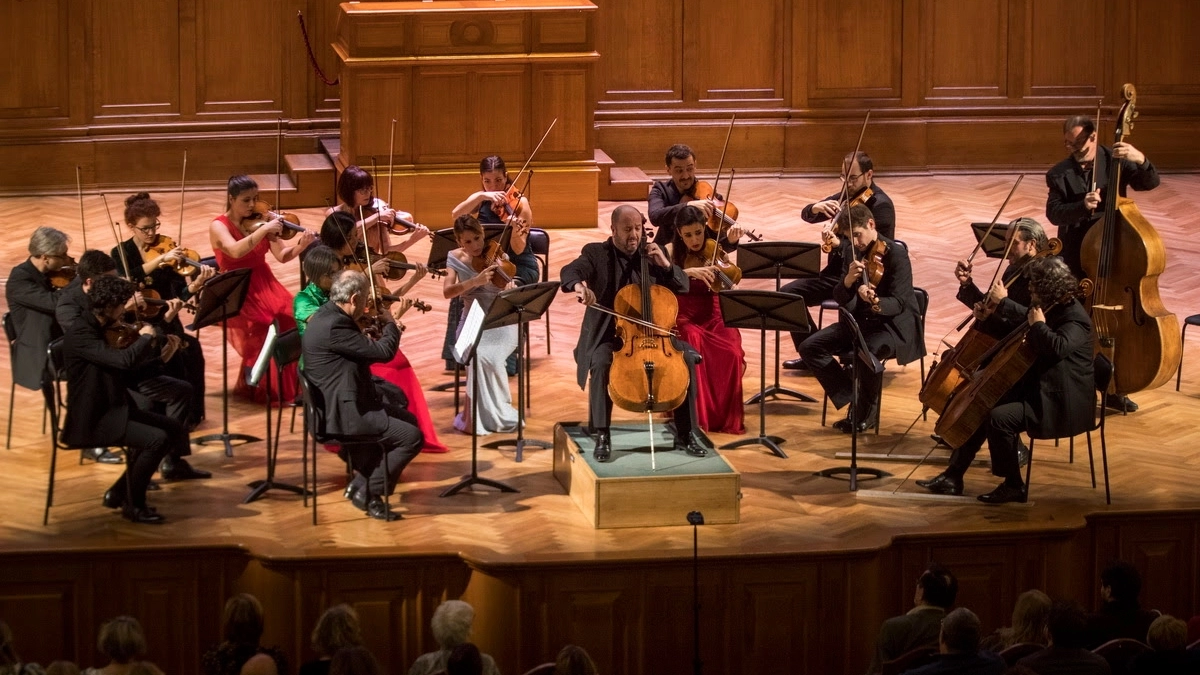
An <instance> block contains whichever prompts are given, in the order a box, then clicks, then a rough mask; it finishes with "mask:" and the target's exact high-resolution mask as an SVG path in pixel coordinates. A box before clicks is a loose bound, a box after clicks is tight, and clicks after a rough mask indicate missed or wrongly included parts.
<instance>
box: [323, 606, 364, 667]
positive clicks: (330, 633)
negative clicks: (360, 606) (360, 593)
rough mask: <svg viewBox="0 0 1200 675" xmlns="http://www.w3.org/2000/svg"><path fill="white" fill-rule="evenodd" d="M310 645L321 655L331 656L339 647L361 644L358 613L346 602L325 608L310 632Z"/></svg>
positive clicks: (359, 645) (358, 645)
mask: <svg viewBox="0 0 1200 675" xmlns="http://www.w3.org/2000/svg"><path fill="white" fill-rule="evenodd" d="M312 646H313V650H315V651H316V652H317V653H318V654H320V655H321V656H333V655H334V654H336V653H337V652H338V650H339V649H345V648H347V647H361V646H362V632H361V630H360V629H359V625H358V613H357V612H355V611H354V608H353V607H351V606H350V605H347V604H344V603H343V604H341V605H334V606H333V607H330V608H329V609H327V610H325V613H324V614H322V615H321V618H320V619H317V625H316V627H314V628H313V632H312Z"/></svg>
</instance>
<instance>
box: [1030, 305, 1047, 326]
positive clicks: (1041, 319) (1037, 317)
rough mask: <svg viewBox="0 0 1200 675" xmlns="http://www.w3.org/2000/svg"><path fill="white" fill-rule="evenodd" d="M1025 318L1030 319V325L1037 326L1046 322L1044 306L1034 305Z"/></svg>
mask: <svg viewBox="0 0 1200 675" xmlns="http://www.w3.org/2000/svg"><path fill="white" fill-rule="evenodd" d="M1025 318H1027V319H1029V325H1030V326H1036V325H1037V324H1039V323H1045V322H1046V314H1045V312H1043V311H1042V308H1041V307H1039V306H1037V305H1033V306H1032V307H1030V308H1029V312H1028V313H1027V314H1026V315H1025Z"/></svg>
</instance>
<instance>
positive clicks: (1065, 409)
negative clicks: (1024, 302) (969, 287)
mask: <svg viewBox="0 0 1200 675" xmlns="http://www.w3.org/2000/svg"><path fill="white" fill-rule="evenodd" d="M1023 274H1024V275H1025V276H1026V278H1027V279H1028V280H1029V296H1030V302H1031V304H1030V306H1029V309H1028V312H1027V314H1026V321H1027V323H1028V324H1029V332H1028V333H1027V334H1026V336H1025V341H1026V344H1028V345H1031V346H1032V348H1033V349H1034V351H1035V352H1036V354H1037V360H1036V361H1035V362H1034V363H1033V366H1032V367H1031V368H1030V369H1029V371H1028V372H1027V373H1026V374H1025V376H1024V377H1023V378H1021V380H1020V381H1019V382H1018V383H1017V385H1016V386H1014V387H1013V388H1012V389H1011V390H1009V391H1008V393H1006V394H1005V395H1004V396H1003V397H1002V398H1001V399H1000V401H999V403H998V404H997V405H996V406H995V407H994V408H992V410H991V412H990V413H989V414H988V416H987V417H986V418H985V421H984V423H983V425H982V426H980V428H979V429H978V430H977V431H976V432H975V433H974V434H973V435H972V436H971V437H970V439H969V440H968V441H967V442H966V443H963V444H962V445H961V446H960V447H958V448H956V449H955V450H954V453H953V454H952V455H951V456H950V466H948V467H947V468H946V470H945V471H943V472H942V473H940V474H938V475H937V476H935V477H933V478H931V479H928V480H919V481H917V485H920V486H921V487H923V488H925V489H927V490H929V491H930V492H934V493H937V494H953V495H961V494H962V492H963V475H964V474H966V472H967V469H968V468H969V467H970V466H971V462H972V460H973V459H974V458H975V454H976V453H977V452H979V449H980V448H981V447H982V446H983V441H984V440H985V439H986V440H987V442H988V450H989V451H990V453H991V458H992V474H993V475H996V476H1000V477H1002V478H1003V479H1004V482H1003V483H1001V484H1000V486H999V487H997V488H996V489H995V490H992V491H991V492H988V493H986V494H982V495H979V497H978V499H979V501H981V502H984V503H985V504H1003V503H1006V502H1025V501H1026V499H1027V498H1028V494H1027V492H1026V486H1025V483H1024V481H1023V480H1022V479H1021V471H1020V468H1019V466H1018V460H1017V455H1018V452H1019V449H1020V447H1021V445H1022V443H1021V439H1020V434H1022V433H1024V432H1029V433H1030V434H1032V435H1034V436H1035V437H1037V438H1066V437H1070V436H1074V435H1076V434H1081V433H1083V432H1084V431H1086V430H1088V429H1090V428H1091V427H1092V424H1093V422H1094V420H1093V406H1094V400H1095V399H1094V394H1093V391H1094V386H1095V384H1094V381H1093V375H1092V322H1091V319H1090V318H1089V317H1088V314H1087V311H1085V310H1084V308H1083V305H1081V304H1080V303H1079V301H1078V300H1076V299H1074V297H1073V294H1074V292H1075V290H1076V288H1077V286H1078V282H1077V281H1076V279H1075V277H1074V276H1072V275H1071V271H1070V269H1068V268H1067V265H1066V263H1064V262H1063V261H1062V260H1061V259H1060V258H1057V257H1054V256H1049V257H1044V258H1037V259H1034V260H1032V261H1030V262H1029V264H1028V265H1026V266H1025V270H1024V271H1023ZM1064 298H1066V299H1067V300H1066V301H1065V302H1063V301H1062V300H1063V299H1064Z"/></svg>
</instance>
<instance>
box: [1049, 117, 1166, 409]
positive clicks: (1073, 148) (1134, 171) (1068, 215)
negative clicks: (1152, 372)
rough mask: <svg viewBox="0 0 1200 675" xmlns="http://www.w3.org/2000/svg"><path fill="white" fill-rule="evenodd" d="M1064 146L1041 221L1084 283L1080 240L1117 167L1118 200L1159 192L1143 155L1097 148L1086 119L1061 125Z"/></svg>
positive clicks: (1113, 399)
mask: <svg viewBox="0 0 1200 675" xmlns="http://www.w3.org/2000/svg"><path fill="white" fill-rule="evenodd" d="M1063 145H1064V146H1066V148H1067V150H1068V151H1070V153H1071V154H1070V155H1069V156H1068V157H1067V158H1066V159H1064V160H1063V161H1061V162H1059V163H1058V164H1055V165H1054V167H1053V168H1052V169H1050V170H1049V171H1047V172H1046V186H1047V188H1048V189H1049V192H1048V194H1047V195H1046V218H1047V219H1049V221H1050V222H1051V223H1053V224H1054V225H1057V226H1058V239H1059V240H1060V241H1062V259H1063V262H1065V263H1067V267H1068V268H1069V269H1070V270H1071V274H1074V275H1075V277H1076V278H1078V279H1083V278H1086V277H1087V273H1086V272H1085V271H1084V269H1083V261H1082V256H1081V249H1082V247H1083V238H1084V236H1085V235H1087V233H1088V230H1090V229H1092V225H1095V224H1096V223H1097V222H1099V220H1100V218H1101V217H1102V216H1103V215H1104V209H1105V207H1106V205H1107V200H1108V195H1106V194H1104V192H1105V190H1104V188H1106V187H1107V186H1108V178H1109V176H1110V175H1112V171H1113V168H1114V167H1115V165H1116V163H1117V162H1119V163H1120V166H1121V175H1120V179H1121V185H1120V190H1119V191H1120V196H1122V197H1124V196H1126V192H1128V190H1129V188H1133V189H1134V190H1138V191H1143V190H1153V189H1154V188H1156V187H1158V185H1159V177H1158V170H1157V169H1155V168H1154V165H1153V164H1151V163H1150V160H1149V159H1147V158H1146V155H1145V153H1143V152H1142V151H1141V150H1138V149H1137V148H1135V147H1133V146H1132V145H1130V144H1128V143H1115V144H1113V147H1112V148H1107V147H1105V146H1103V145H1100V144H1099V143H1098V142H1097V132H1096V123H1095V122H1093V121H1092V118H1091V117H1088V116H1087V115H1074V116H1072V117H1068V118H1067V119H1066V121H1065V122H1063ZM1093 185H1095V186H1096V188H1095V189H1094V190H1093V189H1092V186H1093ZM1104 403H1105V405H1107V406H1108V407H1109V408H1112V409H1114V410H1119V411H1121V412H1127V413H1128V412H1134V411H1136V410H1137V409H1138V407H1137V404H1136V403H1134V402H1133V401H1131V400H1129V397H1127V396H1118V395H1116V394H1109V395H1106V396H1105V397H1104Z"/></svg>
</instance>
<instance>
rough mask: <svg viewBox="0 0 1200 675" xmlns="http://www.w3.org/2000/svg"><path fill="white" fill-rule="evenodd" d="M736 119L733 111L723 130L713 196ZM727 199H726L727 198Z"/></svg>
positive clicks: (693, 185) (694, 185) (693, 184)
mask: <svg viewBox="0 0 1200 675" xmlns="http://www.w3.org/2000/svg"><path fill="white" fill-rule="evenodd" d="M736 121H737V113H734V114H733V116H732V117H730V118H729V128H728V129H726V130H725V145H723V146H722V147H721V158H720V159H718V160H717V177H716V178H714V179H713V197H716V196H717V194H718V193H717V188H718V187H720V183H721V169H723V168H724V167H725V152H726V151H727V150H729V139H730V137H732V136H733V123H734V122H736ZM692 189H693V190H695V189H696V184H695V183H692ZM727 201H728V200H727Z"/></svg>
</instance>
